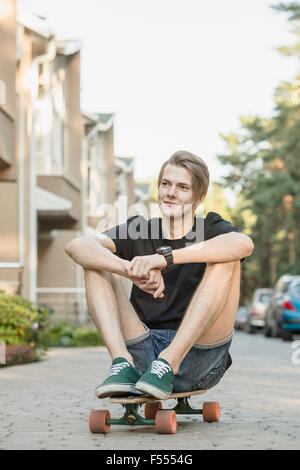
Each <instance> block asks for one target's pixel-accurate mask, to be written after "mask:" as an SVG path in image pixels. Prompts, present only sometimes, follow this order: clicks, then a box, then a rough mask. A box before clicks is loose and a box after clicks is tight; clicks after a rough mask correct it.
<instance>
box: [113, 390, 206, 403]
mask: <svg viewBox="0 0 300 470" xmlns="http://www.w3.org/2000/svg"><path fill="white" fill-rule="evenodd" d="M205 392H206V390H194V391H193V392H182V393H171V395H169V396H168V397H167V398H156V397H151V396H150V395H139V396H131V397H111V398H110V399H109V401H110V402H111V403H120V404H121V405H129V404H143V403H148V402H151V401H162V400H171V399H172V398H173V399H177V398H184V397H190V396H192V395H200V394H202V393H205Z"/></svg>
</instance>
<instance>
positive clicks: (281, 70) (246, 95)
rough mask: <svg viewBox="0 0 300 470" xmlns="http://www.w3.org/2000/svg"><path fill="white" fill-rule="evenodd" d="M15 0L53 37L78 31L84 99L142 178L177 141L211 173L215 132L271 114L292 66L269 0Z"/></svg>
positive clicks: (217, 168)
mask: <svg viewBox="0 0 300 470" xmlns="http://www.w3.org/2000/svg"><path fill="white" fill-rule="evenodd" d="M18 1H19V5H21V6H22V7H25V8H27V9H28V10H30V11H32V12H34V13H38V14H41V15H45V16H46V17H47V19H48V22H49V24H50V26H51V27H52V29H53V30H54V31H55V33H56V37H57V39H80V40H82V56H81V59H82V66H81V67H82V69H81V72H82V94H81V105H82V109H84V110H85V111H91V112H113V113H115V153H116V155H118V156H125V157H128V156H130V157H131V156H133V157H135V158H136V164H135V177H136V179H139V180H142V179H146V178H149V177H152V176H154V175H155V174H157V173H158V171H159V169H160V167H161V165H162V163H163V162H164V161H165V160H166V159H167V158H168V157H169V156H170V155H171V154H172V153H173V152H175V151H176V150H180V149H183V150H189V151H191V152H193V153H196V154H198V155H199V156H202V157H203V158H204V159H205V161H206V162H207V164H208V166H209V170H210V173H211V180H218V178H219V177H220V176H222V175H224V174H225V169H224V167H223V168H222V167H221V165H220V164H219V163H218V162H217V160H216V158H215V155H216V153H221V152H222V151H223V150H224V144H223V142H222V140H221V139H220V137H219V133H220V132H222V133H225V134H226V133H227V132H229V131H238V129H239V119H238V118H239V116H240V115H245V114H261V115H265V116H268V115H269V114H270V113H271V111H272V107H273V92H274V89H275V87H276V86H277V85H278V84H279V82H280V81H281V80H289V79H291V78H292V77H293V76H294V75H295V73H296V72H297V71H298V68H299V67H298V63H297V62H296V60H295V59H293V58H286V57H284V56H281V55H280V54H279V53H278V52H277V51H276V50H275V48H276V47H277V46H281V45H284V44H288V43H291V42H293V41H294V40H295V39H294V37H293V36H292V35H291V34H290V33H289V30H290V28H291V25H290V24H289V23H288V22H287V20H286V18H285V15H282V14H278V13H275V12H274V11H273V10H271V9H270V8H269V5H270V4H274V3H278V1H277V2H276V0H274V1H273V2H270V1H266V0H226V1H224V0H214V1H211V2H209V1H206V0H151V1H150V0H76V1H75V0H18Z"/></svg>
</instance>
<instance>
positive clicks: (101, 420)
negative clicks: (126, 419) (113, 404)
mask: <svg viewBox="0 0 300 470" xmlns="http://www.w3.org/2000/svg"><path fill="white" fill-rule="evenodd" d="M107 419H110V412H109V411H108V410H92V411H91V412H90V419H89V424H90V431H91V432H93V433H101V434H107V433H108V432H109V430H110V424H108V423H106V420H107Z"/></svg>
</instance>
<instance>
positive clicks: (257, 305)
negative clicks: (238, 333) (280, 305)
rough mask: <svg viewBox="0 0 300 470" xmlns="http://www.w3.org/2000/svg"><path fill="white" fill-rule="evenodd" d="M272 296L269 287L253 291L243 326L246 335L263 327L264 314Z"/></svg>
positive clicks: (271, 290)
mask: <svg viewBox="0 0 300 470" xmlns="http://www.w3.org/2000/svg"><path fill="white" fill-rule="evenodd" d="M272 294H273V289H271V288H269V287H268V288H259V289H255V291H254V294H253V297H252V300H251V302H250V305H249V312H248V316H247V320H246V324H245V331H246V332H247V333H255V331H256V330H258V329H262V328H263V327H264V326H265V313H266V310H267V308H268V306H269V304H270V302H271V298H272Z"/></svg>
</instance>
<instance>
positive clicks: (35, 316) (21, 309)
mask: <svg viewBox="0 0 300 470" xmlns="http://www.w3.org/2000/svg"><path fill="white" fill-rule="evenodd" d="M49 323H50V312H49V310H47V309H43V308H37V307H35V306H34V304H33V303H32V302H30V301H29V300H26V299H23V298H22V297H20V296H18V295H9V294H6V293H5V292H4V291H2V290H0V341H2V342H4V343H5V345H6V346H9V345H14V346H18V345H23V346H29V347H30V348H31V349H32V351H33V353H34V355H35V357H36V358H37V359H38V349H47V347H48V346H49V345H50V336H49V333H48V327H49ZM17 350H18V351H20V348H18V349H16V351H17ZM27 350H28V348H27ZM25 356H26V355H25ZM32 357H33V356H32Z"/></svg>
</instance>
